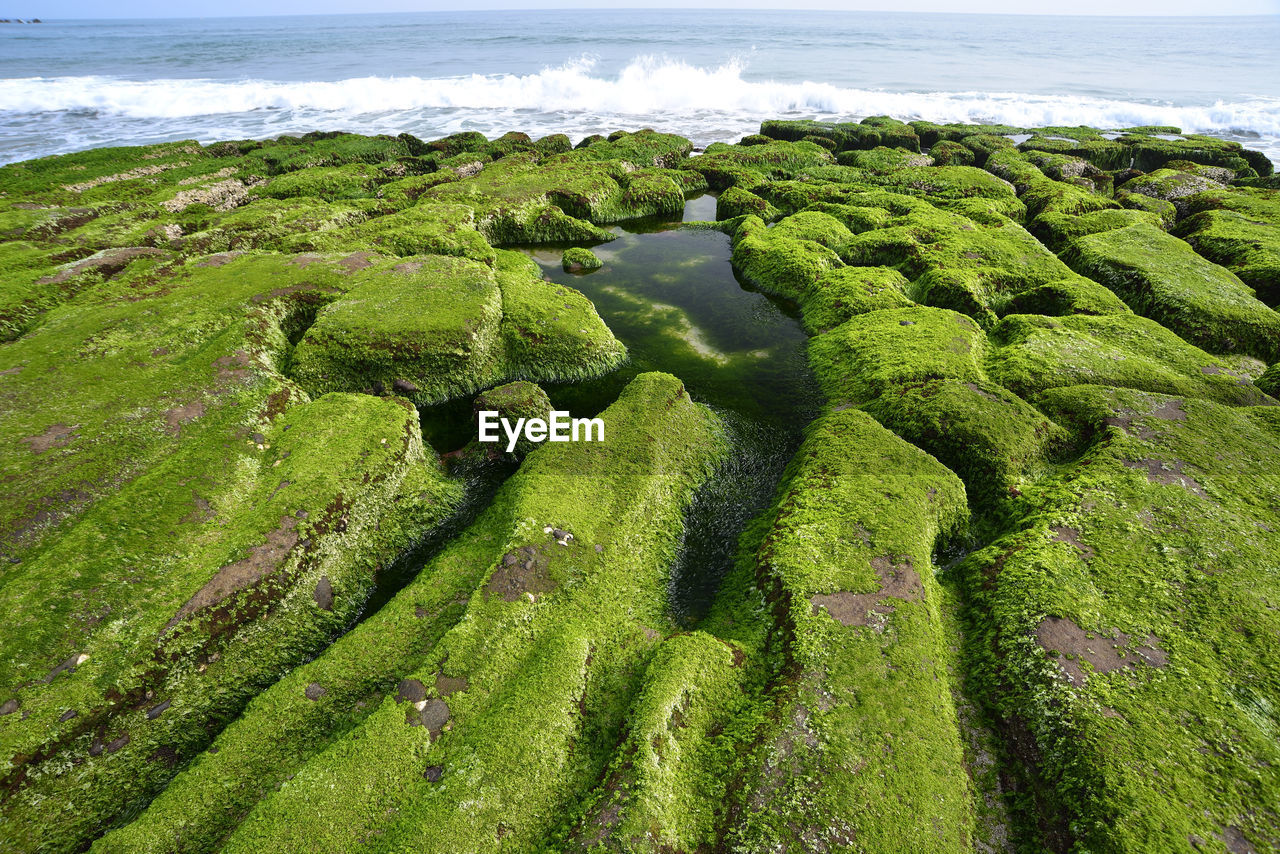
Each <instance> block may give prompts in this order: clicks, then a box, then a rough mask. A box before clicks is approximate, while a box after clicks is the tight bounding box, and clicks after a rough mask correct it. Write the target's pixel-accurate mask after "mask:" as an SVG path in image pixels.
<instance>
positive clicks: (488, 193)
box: [419, 143, 684, 245]
mask: <svg viewBox="0 0 1280 854" xmlns="http://www.w3.org/2000/svg"><path fill="white" fill-rule="evenodd" d="M601 145H608V146H609V147H610V150H612V148H613V147H615V144H612V143H609V144H601ZM618 145H620V143H619V144H618ZM595 148H596V146H592V147H591V149H581V150H576V151H574V152H571V153H569V154H564V155H558V156H556V157H549V158H545V159H542V160H541V161H540V160H539V156H538V155H537V154H536V153H534V152H527V153H519V154H513V155H511V156H509V157H505V158H503V159H502V160H499V161H496V162H494V163H492V164H490V165H488V166H486V167H485V168H484V169H482V170H481V171H480V172H478V173H477V174H475V175H472V176H470V177H466V178H463V179H461V180H458V181H451V182H448V183H444V184H440V185H437V186H435V187H431V188H429V189H427V190H424V191H423V193H422V195H421V196H420V197H419V198H420V199H422V200H431V201H435V202H444V203H449V204H455V205H466V206H468V207H470V208H471V209H472V210H473V211H474V212H475V214H474V215H475V222H476V227H477V229H478V230H479V231H480V233H481V234H483V235H484V236H485V237H486V238H487V239H488V240H489V242H490V243H493V244H495V245H501V244H511V243H555V242H561V243H577V242H601V241H604V240H611V239H613V236H612V235H611V234H609V232H607V231H604V230H603V229H600V228H597V227H596V226H594V225H592V224H591V223H592V222H597V223H606V222H618V221H621V220H625V219H633V218H636V217H643V216H652V215H655V214H671V213H675V212H678V211H680V210H682V209H683V207H684V191H683V189H682V188H681V187H680V186H679V185H677V184H676V183H675V182H674V181H672V180H671V179H670V178H669V177H666V176H664V175H661V174H657V173H654V172H652V171H646V170H632V171H628V170H627V169H624V168H623V167H622V165H621V163H620V162H619V161H615V160H604V159H600V160H596V159H594V157H588V156H586V155H584V154H583V153H582V152H583V151H590V150H593V149H595ZM646 150H649V149H647V148H643V147H641V148H640V149H639V151H646ZM607 153H609V152H608V151H601V152H596V154H597V155H598V156H599V157H601V158H603V156H604V155H605V154H607ZM615 153H617V154H618V155H619V156H621V154H623V153H625V150H624V151H622V152H615ZM669 153H670V152H668V154H669ZM653 156H654V157H656V158H659V159H661V158H662V157H663V156H664V155H662V154H655V155H653ZM588 219H589V220H591V222H586V221H584V220H588Z"/></svg>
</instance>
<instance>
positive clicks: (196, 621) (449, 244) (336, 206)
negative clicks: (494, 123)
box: [0, 117, 1280, 854]
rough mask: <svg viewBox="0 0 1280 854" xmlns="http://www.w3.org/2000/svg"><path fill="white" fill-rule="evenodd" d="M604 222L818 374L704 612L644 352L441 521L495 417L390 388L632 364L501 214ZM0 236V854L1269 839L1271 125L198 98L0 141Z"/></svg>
mask: <svg viewBox="0 0 1280 854" xmlns="http://www.w3.org/2000/svg"><path fill="white" fill-rule="evenodd" d="M705 194H711V195H714V196H715V212H716V215H715V221H714V222H685V223H683V224H678V221H679V220H680V219H681V216H682V212H683V211H684V210H685V208H686V200H688V199H690V198H693V197H697V196H703V195H705ZM618 223H628V224H632V227H636V228H639V227H641V226H644V227H653V228H659V227H661V228H671V229H675V228H685V229H689V228H700V229H715V230H718V231H721V232H723V233H724V234H725V235H728V238H727V239H728V240H731V246H732V256H731V263H732V265H733V269H734V271H735V273H736V275H737V276H738V278H739V280H740V281H741V282H742V283H743V285H744V287H748V288H753V289H756V290H759V291H761V292H763V293H764V294H767V295H769V296H770V298H772V299H776V300H778V301H779V302H780V304H781V305H784V306H785V307H787V310H788V311H791V312H792V313H794V314H797V316H798V317H799V321H798V322H799V323H800V324H802V325H803V329H804V332H805V333H807V334H808V335H809V336H810V337H809V343H808V364H809V367H810V369H811V370H812V373H813V377H814V379H815V380H816V383H817V386H818V388H820V389H821V392H822V394H823V395H824V396H825V400H826V406H825V408H824V410H823V411H822V413H821V414H819V416H818V417H817V418H815V419H814V420H813V421H812V422H811V423H810V424H809V425H808V427H807V429H806V430H805V434H804V442H803V445H802V446H801V447H800V450H799V451H798V452H797V453H796V454H795V456H794V457H793V458H792V459H791V462H790V464H789V465H788V466H787V469H786V472H785V474H784V475H783V477H782V481H781V483H780V484H779V486H778V488H777V490H776V492H775V495H774V500H773V502H772V503H771V505H770V506H769V507H768V508H767V509H766V511H765V512H763V513H761V514H759V515H758V516H756V518H754V519H753V520H752V521H751V522H750V523H749V524H747V526H746V528H745V529H744V530H742V531H741V534H740V539H739V540H738V543H737V549H736V554H737V558H736V560H735V561H734V563H733V566H732V568H731V569H730V570H729V571H728V574H727V575H726V576H725V577H724V579H723V580H722V581H721V582H720V584H719V588H718V591H717V592H716V595H715V598H714V600H713V602H712V604H711V606H710V610H709V612H708V613H706V615H705V616H703V617H702V618H701V619H700V620H699V621H698V622H697V624H696V625H695V626H692V627H691V626H687V625H682V624H680V623H678V622H677V621H676V620H675V619H674V618H673V616H672V614H671V613H670V607H669V601H668V595H669V594H668V585H669V580H670V579H669V575H670V571H671V567H672V565H673V563H674V562H675V561H676V560H677V556H678V555H679V554H680V552H681V549H682V548H683V546H684V543H685V537H686V533H687V530H686V528H687V525H688V518H689V516H688V514H689V511H690V508H691V507H692V506H693V505H694V504H695V502H696V501H697V500H698V496H699V495H700V494H701V493H702V492H703V491H705V490H706V489H708V488H713V487H714V485H715V484H716V482H717V478H720V477H721V476H722V472H723V471H724V469H725V467H726V465H728V460H729V458H730V456H731V455H732V454H733V452H734V445H733V441H732V438H731V434H732V430H731V429H730V427H729V422H730V421H731V420H732V418H731V416H732V413H726V412H724V411H721V410H719V409H716V408H712V407H709V406H707V405H704V403H703V402H700V401H697V400H695V399H694V397H691V395H690V392H689V391H688V390H686V387H685V385H684V383H683V382H682V381H681V378H680V377H678V376H673V375H672V374H671V373H667V372H661V371H645V372H641V373H639V374H638V375H636V376H635V378H634V379H631V381H630V382H629V384H627V385H626V387H625V390H624V391H622V393H621V394H619V395H617V397H616V399H615V400H612V401H611V402H609V403H608V405H607V406H606V407H605V408H604V410H603V412H602V413H600V416H601V418H602V419H603V420H604V422H605V425H606V432H605V436H606V437H607V441H605V442H603V443H593V444H571V443H570V444H556V445H552V444H547V445H543V446H530V445H528V444H522V445H521V446H520V447H519V448H518V449H517V453H516V455H515V456H514V457H510V458H508V459H507V462H508V463H509V464H511V465H512V466H513V467H514V465H515V462H516V461H517V460H519V467H518V469H516V470H515V473H514V474H511V475H510V477H507V478H506V479H505V481H504V482H502V483H501V485H500V486H498V487H497V489H496V492H495V493H494V494H493V496H492V499H491V500H490V501H489V502H488V503H487V505H486V506H485V507H484V508H483V509H481V510H480V512H479V513H478V514H476V515H475V516H474V517H467V519H466V521H465V523H458V524H456V525H455V523H456V522H457V520H458V519H459V518H460V517H459V512H460V511H459V508H460V507H461V506H462V505H463V504H464V503H465V498H464V494H465V493H466V491H467V482H466V479H467V474H466V472H467V471H468V468H467V467H468V466H472V465H480V464H484V463H485V462H486V460H488V459H489V458H490V457H495V456H500V454H498V453H496V452H492V451H488V450H486V449H484V448H482V447H481V446H479V445H477V444H476V443H474V442H471V443H468V444H466V445H465V446H461V447H433V446H432V445H431V444H430V443H429V442H427V441H424V436H423V432H422V428H421V424H420V413H421V412H423V411H426V410H429V409H430V408H431V407H437V406H441V405H444V404H448V403H450V402H459V401H462V402H463V405H464V406H465V405H466V404H465V401H468V400H471V399H472V398H475V397H476V396H477V395H480V399H479V400H478V401H477V404H476V405H477V408H494V409H497V410H500V411H504V412H510V413H513V414H516V415H519V416H521V417H528V416H541V415H545V413H546V412H547V411H548V410H549V409H550V408H551V402H550V399H549V398H548V396H547V393H546V392H545V391H544V389H552V390H554V389H556V388H565V387H571V386H573V385H576V384H581V383H587V382H590V381H593V380H595V379H597V378H600V377H605V376H607V375H609V374H610V373H611V372H614V371H617V370H618V369H619V368H620V366H623V365H624V364H625V363H626V362H627V360H628V346H627V343H626V342H624V341H623V340H621V338H620V337H619V336H618V335H616V334H615V331H614V330H613V329H611V328H610V325H609V321H608V319H607V317H605V316H603V315H604V314H605V313H604V312H603V311H599V310H597V306H596V305H595V304H593V302H592V301H591V300H589V299H588V298H587V297H586V296H584V295H583V294H582V293H579V292H578V291H577V290H575V289H574V288H571V287H569V286H567V285H562V284H556V283H555V282H552V281H550V280H549V278H547V277H546V275H545V274H544V268H543V267H540V266H539V264H538V263H536V262H535V261H534V260H532V259H531V257H530V253H529V249H530V247H538V246H541V247H543V248H544V251H545V248H546V247H554V248H555V251H556V253H557V257H560V256H559V254H558V253H559V252H560V251H561V250H563V257H562V259H561V261H560V262H559V263H558V264H557V267H560V266H561V265H562V267H563V270H564V271H566V273H570V272H571V273H573V274H574V275H577V276H588V275H597V272H596V271H598V270H600V269H602V268H604V269H608V267H609V264H610V259H609V256H608V253H607V251H606V250H607V246H608V243H609V242H611V241H613V240H614V239H615V238H616V236H617V233H616V230H615V229H614V228H613V226H615V225H616V224H618ZM646 224H647V225H646ZM711 234H712V235H714V236H717V237H718V235H715V233H714V232H711ZM718 239H720V240H722V241H723V240H726V238H724V237H719V238H718ZM0 240H3V242H2V243H0V272H2V273H3V275H0V342H2V343H0V401H3V405H2V406H0V436H3V441H2V442H0V476H2V477H3V482H4V486H5V490H4V491H5V494H6V496H7V497H6V499H5V500H4V501H0V616H2V617H3V619H4V629H3V631H2V632H0V850H4V851H14V852H27V851H31V852H34V851H68V852H69V851H82V850H92V851H95V852H121V854H124V852H129V854H133V852H142V851H154V852H172V851H184V852H195V851H201V852H205V851H242V850H243V851H250V850H253V851H257V850H271V851H333V852H348V851H404V850H410V849H412V850H430V851H440V852H455V851H464V850H465V851H543V850H556V851H577V850H582V851H654V852H659V851H662V852H672V851H687V852H694V851H837V850H858V851H869V852H876V851H881V852H893V851H900V850H921V851H925V850H927V851H938V852H961V851H964V852H972V851H1042V850H1048V851H1056V852H1066V851H1079V852H1084V851H1091V852H1100V851H1109V852H1112V851H1113V852H1138V851H1144V852H1145V851H1152V852H1157V851H1158V852H1166V851H1228V852H1244V851H1250V852H1277V851H1280V807H1278V806H1277V805H1278V804H1280V746H1278V745H1280V739H1278V738H1277V737H1276V735H1277V732H1280V713H1278V712H1277V709H1280V611H1278V610H1277V602H1278V601H1280V581H1277V576H1276V569H1277V567H1278V566H1280V509H1278V508H1280V453H1278V452H1280V400H1278V399H1277V398H1280V312H1278V311H1277V306H1280V182H1278V181H1277V177H1276V175H1274V174H1273V167H1272V164H1271V163H1270V161H1268V160H1267V158H1266V157H1264V156H1262V155H1260V154H1259V153H1257V152H1253V151H1250V150H1247V149H1244V148H1242V147H1240V146H1239V145H1238V144H1236V143H1231V142H1226V141H1223V140H1219V139H1214V138H1210V137H1205V136H1195V135H1184V134H1182V133H1181V132H1180V131H1179V130H1178V129H1177V128H1169V127H1143V128H1129V129H1124V130H1119V131H1102V130H1097V129H1092V128H1084V127H1069V128H1032V129H1024V128H1015V127H1006V126H983V125H938V124H933V123H929V122H920V121H916V122H909V123H907V122H901V121H897V120H895V119H892V118H888V117H877V118H871V119H866V120H864V121H862V122H860V123H856V124H854V123H846V124H829V123H817V122H806V121H783V120H777V121H765V122H764V123H763V124H762V126H761V129H760V133H759V134H755V135H752V136H748V137H746V138H745V139H743V140H742V141H741V142H739V143H737V144H724V143H716V144H713V145H710V146H708V147H707V148H706V149H705V150H704V151H700V152H694V151H693V146H692V145H691V144H690V143H689V142H688V140H686V139H683V138H681V137H679V136H675V135H671V134H662V133H656V132H653V131H648V130H645V131H639V132H635V133H627V132H618V133H615V134H613V135H611V136H609V137H607V138H605V137H599V136H597V137H590V138H587V139H585V140H583V141H582V142H581V143H580V144H578V145H577V146H574V145H572V144H571V142H570V140H569V139H568V138H567V137H565V136H563V135H554V136H548V137H545V138H542V139H537V140H534V139H530V138H529V137H528V136H526V135H524V134H520V133H509V134H507V135H505V136H503V137H501V138H499V139H496V140H489V139H486V138H485V137H483V136H481V135H479V134H476V133H462V134H457V135H454V136H450V137H446V138H444V139H440V140H435V141H423V140H419V139H417V138H415V137H412V136H410V135H408V134H402V135H400V136H398V137H390V136H385V137H364V136H356V135H351V134H343V133H313V134H308V135H305V136H302V137H281V138H280V139H277V140H267V141H255V140H242V141H229V142H221V143H217V144H213V145H200V144H198V143H195V142H191V141H186V142H178V143H167V144H162V145H153V146H145V147H138V148H111V149H96V150H91V151H86V152H82V153H79V154H72V155H65V156H57V157H49V158H43V159H40V160H33V161H26V162H23V163H16V164H11V165H8V166H4V167H0ZM592 249H595V250H596V251H595V252H592V251H591V250H592ZM673 275H676V272H673ZM687 287H690V288H696V287H697V281H696V279H693V280H689V281H688V282H687ZM667 308H670V307H669V306H668V307H667ZM689 334H690V333H689V332H688V330H685V335H686V337H688V335H689ZM712 355H713V356H714V354H712ZM553 396H554V395H553ZM591 414H593V415H594V414H595V413H591ZM451 525H455V527H450V526H451ZM433 535H434V536H439V537H441V538H442V539H443V544H442V546H441V548H439V549H438V550H436V551H435V552H433V553H432V554H431V555H430V556H429V557H428V558H427V559H426V561H425V564H424V565H423V566H422V567H421V568H420V569H419V570H418V571H416V572H415V573H414V574H413V576H412V577H411V578H410V579H409V581H408V583H407V584H406V585H405V586H404V587H403V589H399V590H398V591H396V592H394V593H393V594H390V595H389V598H387V599H385V602H384V601H383V600H382V599H379V598H378V597H377V596H376V595H375V590H376V589H377V588H378V585H379V579H380V578H381V577H382V576H383V575H384V574H385V573H386V572H387V571H388V567H390V566H391V565H392V564H394V563H395V562H396V561H397V560H400V559H403V556H404V555H405V554H406V553H408V552H409V551H410V550H411V549H412V548H413V546H414V544H415V543H420V542H422V541H424V540H426V539H430V538H431V537H432V536H433ZM371 602H372V603H376V604H374V605H370V604H369V603H371Z"/></svg>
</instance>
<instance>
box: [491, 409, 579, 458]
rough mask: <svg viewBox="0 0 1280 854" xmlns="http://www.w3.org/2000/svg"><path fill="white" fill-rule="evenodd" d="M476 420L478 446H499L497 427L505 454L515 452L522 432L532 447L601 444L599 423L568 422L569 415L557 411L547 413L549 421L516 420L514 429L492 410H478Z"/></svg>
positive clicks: (540, 419) (575, 420) (538, 419)
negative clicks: (500, 432) (546, 443)
mask: <svg viewBox="0 0 1280 854" xmlns="http://www.w3.org/2000/svg"><path fill="white" fill-rule="evenodd" d="M479 416H480V422H479V424H480V429H479V433H478V435H477V436H476V438H477V439H479V440H480V441H481V442H499V441H501V437H500V436H499V435H498V428H499V427H501V428H502V432H503V433H505V434H506V437H507V453H511V452H512V451H514V450H515V447H516V442H518V441H519V440H520V433H521V431H522V430H523V431H524V438H525V439H526V440H527V441H530V442H535V443H540V442H603V441H604V420H603V419H600V418H570V417H569V413H568V412H566V411H564V410H561V409H553V410H551V419H550V420H549V421H548V420H546V419H542V418H517V419H516V423H515V425H514V426H512V424H511V421H510V420H508V419H506V418H501V417H499V416H500V413H499V412H498V411H497V410H494V409H482V410H480V412H479ZM580 434H581V438H580V437H579V436H580ZM593 436H594V438H593Z"/></svg>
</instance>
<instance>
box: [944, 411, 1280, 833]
mask: <svg viewBox="0 0 1280 854" xmlns="http://www.w3.org/2000/svg"><path fill="white" fill-rule="evenodd" d="M1049 396H1050V397H1051V399H1052V407H1053V409H1054V411H1055V412H1060V413H1062V416H1061V417H1068V418H1070V419H1071V420H1073V421H1075V422H1076V423H1077V424H1079V425H1080V426H1081V427H1082V428H1085V429H1087V430H1089V431H1091V433H1092V435H1093V436H1095V437H1096V438H1095V439H1094V442H1093V444H1092V445H1091V447H1090V449H1089V450H1088V452H1087V453H1086V454H1085V455H1084V456H1083V457H1082V458H1081V459H1080V460H1079V462H1078V463H1077V464H1075V465H1073V466H1071V467H1069V468H1068V469H1067V470H1066V471H1064V472H1063V473H1062V475H1061V476H1060V477H1058V478H1055V479H1054V480H1052V481H1049V482H1046V483H1045V484H1044V485H1043V487H1042V488H1041V490H1040V491H1038V492H1037V493H1036V501H1037V503H1038V504H1039V507H1040V509H1039V510H1038V511H1037V512H1035V513H1034V514H1031V515H1030V516H1028V517H1027V518H1026V519H1025V520H1024V521H1023V522H1022V523H1021V525H1020V526H1019V528H1018V530H1017V531H1016V532H1014V533H1011V534H1009V535H1008V536H1007V537H1005V538H1003V539H1001V540H999V541H997V542H996V543H994V544H992V545H991V546H990V547H988V548H986V549H983V550H981V551H979V552H975V553H974V554H973V555H972V556H970V557H969V558H968V559H967V560H966V562H965V564H964V565H963V567H962V572H963V574H964V576H965V577H966V578H967V579H968V589H969V590H970V596H971V599H970V617H969V618H970V620H971V621H972V623H973V625H974V626H975V631H976V634H975V640H974V644H973V648H974V656H975V658H976V673H977V674H978V676H977V678H978V679H979V680H980V688H981V691H982V696H983V697H984V702H987V703H989V704H990V706H991V707H992V708H993V709H994V711H995V713H996V714H997V715H998V716H999V717H1000V718H1001V719H1003V720H1004V721H1005V725H1006V727H1007V729H1006V732H1008V733H1009V737H1010V740H1011V744H1012V749H1014V750H1017V751H1020V752H1022V753H1023V755H1031V756H1034V757H1035V758H1034V761H1033V762H1032V763H1031V767H1032V769H1033V771H1034V777H1033V778H1032V782H1031V784H1030V785H1029V786H1028V788H1027V789H1026V795H1025V796H1024V797H1025V798H1026V800H1025V801H1024V802H1023V804H1021V808H1022V810H1023V811H1024V812H1023V813H1022V814H1023V815H1028V814H1034V813H1035V812H1039V814H1040V815H1042V816H1044V818H1043V819H1041V821H1042V822H1043V824H1041V826H1040V828H1036V827H1034V826H1031V827H1025V826H1024V827H1023V828H1022V830H1023V832H1024V833H1027V834H1029V839H1036V838H1040V839H1043V838H1045V836H1044V834H1045V829H1046V828H1047V829H1048V834H1047V835H1048V838H1049V839H1052V840H1054V841H1053V842H1051V843H1050V844H1051V845H1053V846H1054V847H1061V848H1071V849H1072V850H1098V851H1129V850H1156V849H1161V850H1191V849H1192V848H1194V847H1196V846H1197V845H1198V844H1199V843H1197V842H1196V840H1197V839H1198V840H1209V839H1212V838H1214V837H1217V838H1219V839H1220V838H1222V837H1223V836H1235V837H1236V838H1239V839H1242V840H1247V841H1248V842H1252V843H1255V844H1257V845H1258V847H1259V850H1269V849H1268V848H1267V844H1268V841H1269V840H1274V839H1275V838H1276V834H1277V824H1276V816H1275V814H1274V812H1272V811H1271V810H1269V809H1267V808H1265V807H1263V808H1261V809H1259V806H1260V805H1262V804H1266V803H1274V799H1275V790H1276V789H1275V787H1276V785H1277V780H1276V776H1275V770H1274V769H1275V759H1274V756H1273V754H1274V751H1275V740H1274V722H1272V721H1271V720H1270V718H1269V714H1268V712H1266V711H1265V709H1266V708H1267V705H1266V703H1267V701H1266V700H1263V699H1262V698H1263V697H1265V696H1266V692H1267V689H1265V688H1263V687H1262V686H1264V685H1266V684H1268V683H1270V682H1271V681H1272V680H1273V679H1274V678H1275V677H1274V672H1273V669H1274V666H1275V660H1276V659H1275V655H1274V644H1273V642H1272V641H1271V640H1269V639H1268V637H1269V635H1268V629H1267V628H1266V627H1267V626H1269V625H1270V624H1271V623H1273V622H1274V620H1275V616H1274V613H1273V611H1272V609H1271V608H1270V607H1269V606H1268V605H1267V604H1265V603H1266V602H1268V601H1269V599H1270V597H1271V596H1272V589H1273V584H1272V582H1271V581H1270V580H1268V579H1267V578H1266V575H1267V571H1266V570H1265V569H1264V567H1266V566H1268V565H1269V564H1270V563H1272V562H1273V561H1274V550H1275V548H1276V544H1275V535H1274V533H1273V532H1274V530H1275V528H1274V526H1273V523H1272V520H1271V515H1272V513H1273V509H1272V508H1273V507H1274V503H1273V501H1272V499H1271V498H1270V497H1269V496H1270V495H1271V494H1272V493H1273V492H1274V490H1275V488H1276V485H1275V480H1274V464H1273V462H1272V461H1271V460H1270V459H1269V458H1268V454H1269V452H1268V451H1266V450H1264V449H1266V448H1268V447H1270V446H1272V444H1273V443H1274V441H1275V438H1274V437H1275V435H1276V434H1275V433H1274V432H1269V431H1273V429H1274V428H1273V427H1267V426H1264V425H1266V424H1272V425H1273V424H1274V419H1273V418H1270V417H1268V418H1266V419H1265V420H1264V419H1262V418H1261V417H1258V416H1262V415H1264V414H1265V415H1267V416H1269V415H1270V414H1271V413H1272V412H1273V411H1274V410H1273V409H1263V410H1250V409H1238V410H1232V409H1229V408H1226V407H1222V406H1221V405H1218V404H1214V403H1210V402H1207V401H1200V400H1195V399H1188V400H1183V399H1179V398H1168V397H1161V396H1158V395H1150V394H1145V393H1141V392H1133V391H1118V390H1108V389H1103V388H1099V387H1094V386H1087V387H1075V388H1066V389H1062V390H1059V391H1055V392H1050V393H1049ZM1255 413H1257V416H1255ZM1246 531H1247V532H1248V533H1247V535H1244V536H1242V533H1243V532H1246ZM1246 627H1248V628H1246ZM1254 629H1258V630H1259V631H1256V632H1255V631H1254ZM1228 745H1229V746H1228ZM1186 803H1195V804H1196V805H1197V808H1196V809H1194V810H1192V809H1187V808H1186V806H1185V804H1186ZM1027 844H1028V847H1031V846H1034V845H1035V843H1034V842H1030V841H1028V843H1027Z"/></svg>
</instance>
